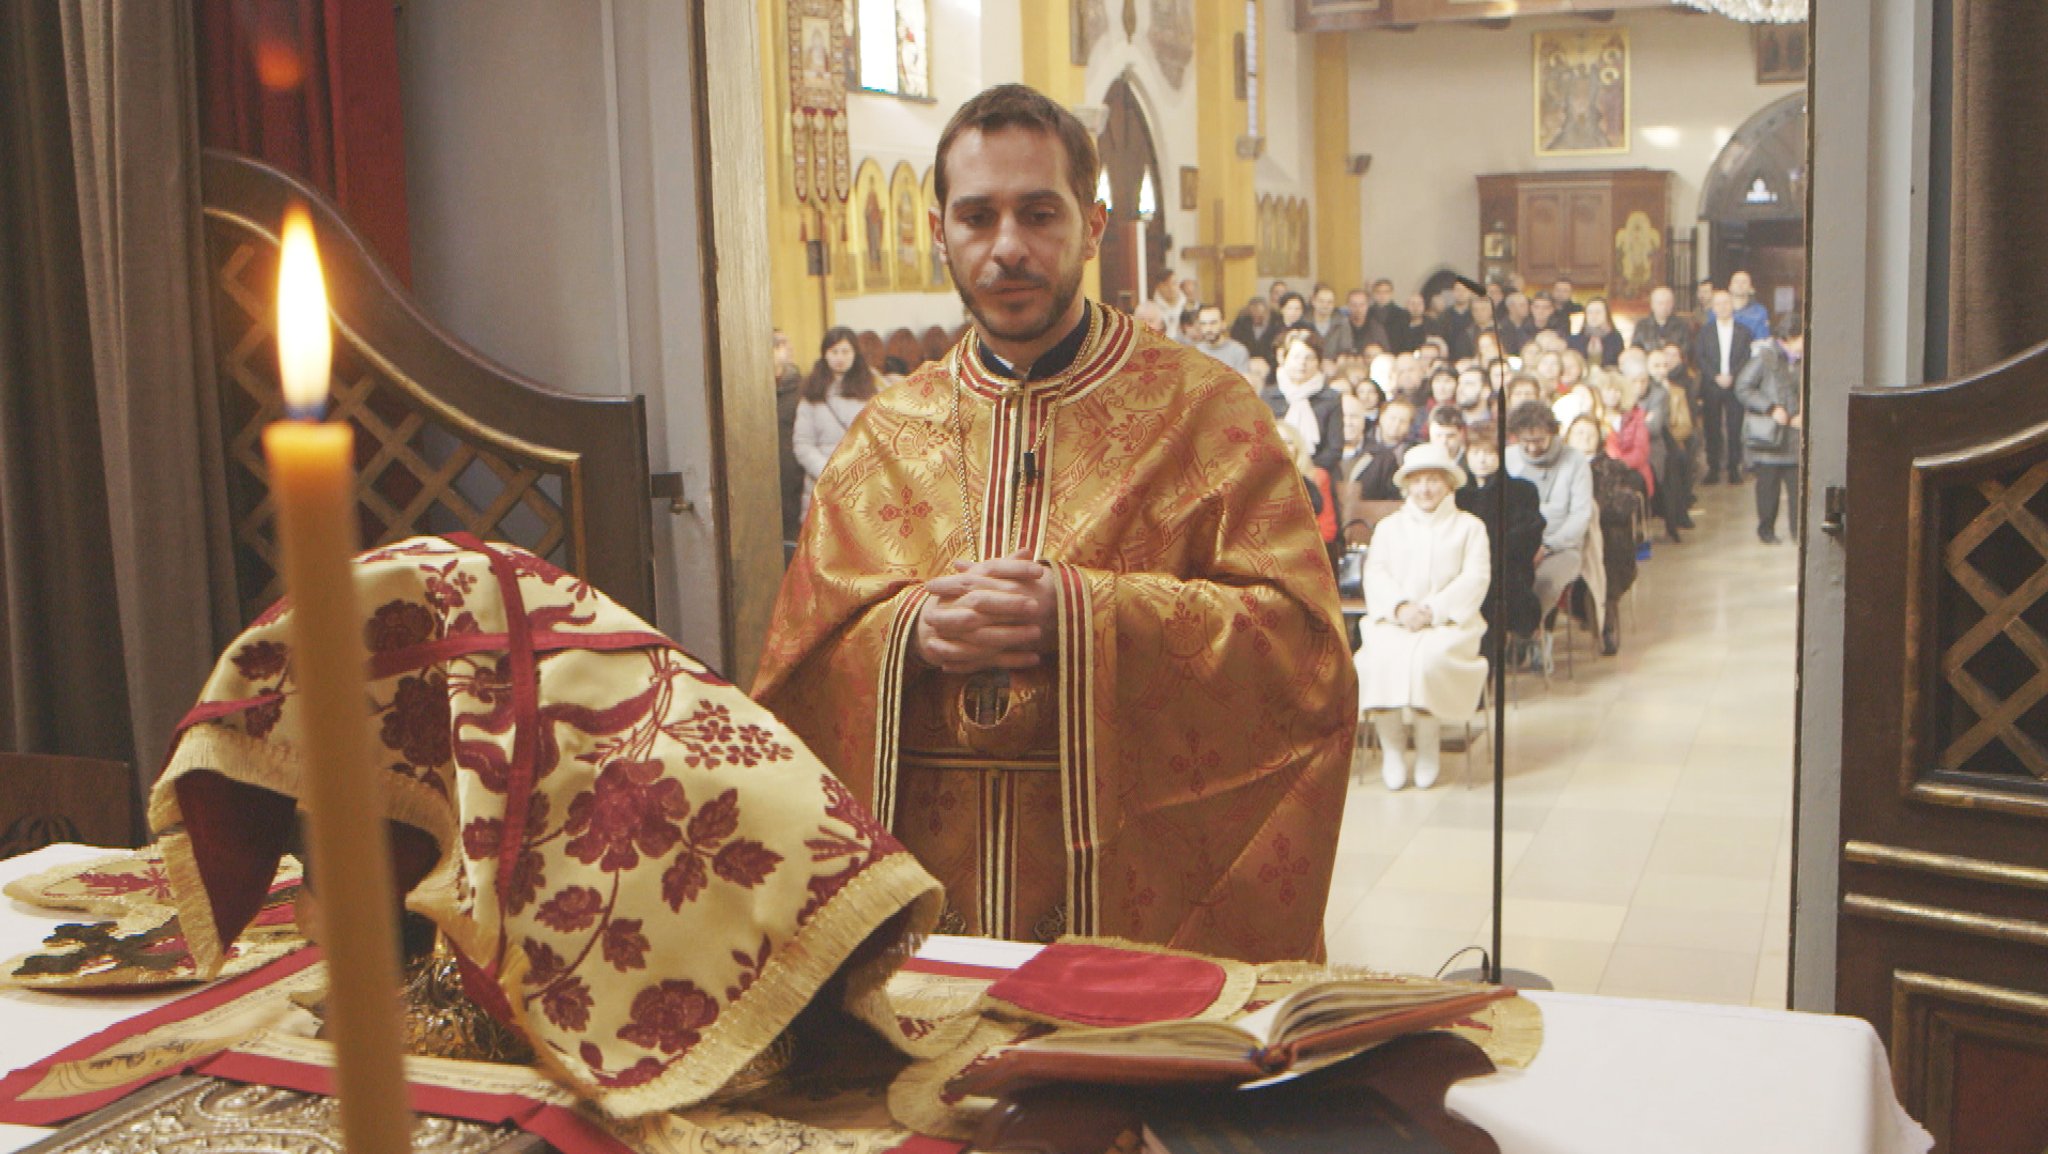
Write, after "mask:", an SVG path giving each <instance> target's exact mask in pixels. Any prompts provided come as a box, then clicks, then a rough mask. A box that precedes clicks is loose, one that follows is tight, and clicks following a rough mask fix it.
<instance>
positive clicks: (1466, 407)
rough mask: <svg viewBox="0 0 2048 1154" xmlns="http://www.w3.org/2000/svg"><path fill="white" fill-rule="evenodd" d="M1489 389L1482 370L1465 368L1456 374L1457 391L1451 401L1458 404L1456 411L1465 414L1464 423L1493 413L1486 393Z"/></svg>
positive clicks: (1491, 399) (1489, 398)
mask: <svg viewBox="0 0 2048 1154" xmlns="http://www.w3.org/2000/svg"><path fill="white" fill-rule="evenodd" d="M1496 363H1498V362H1496ZM1502 367H1503V368H1505V366H1502ZM1489 391H1490V390H1488V389H1487V387H1486V373H1485V372H1484V371H1483V370H1480V369H1466V370H1465V371H1464V372H1462V373H1459V374H1458V391H1457V393H1456V395H1455V396H1454V398H1453V401H1454V403H1455V404H1456V405H1457V406H1458V411H1459V412H1462V413H1464V414H1465V423H1466V424H1468V425H1469V424H1471V423H1472V422H1473V421H1480V420H1485V419H1486V418H1488V417H1491V416H1492V415H1493V403H1492V402H1493V398H1492V397H1490V396H1489V395H1488V393H1489Z"/></svg>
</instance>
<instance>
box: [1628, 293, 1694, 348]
mask: <svg viewBox="0 0 2048 1154" xmlns="http://www.w3.org/2000/svg"><path fill="white" fill-rule="evenodd" d="M1677 309H1678V297H1677V295H1676V294H1674V293H1673V292H1672V291H1671V289H1670V287H1669V286H1667V285H1658V286H1657V287H1656V288H1654V289H1651V290H1650V315H1649V316H1646V317H1644V318H1643V319H1641V320H1639V321H1637V322H1636V327H1635V329H1634V331H1632V332H1630V333H1629V335H1628V343H1629V347H1630V348H1637V349H1641V350H1643V351H1644V352H1646V353H1654V352H1656V351H1657V350H1658V349H1664V348H1675V349H1677V350H1679V353H1680V354H1681V355H1685V354H1686V353H1687V351H1688V350H1689V349H1690V347H1691V345H1692V326H1691V325H1690V324H1688V323H1686V319H1685V318H1684V317H1682V316H1679V315H1678V312H1677Z"/></svg>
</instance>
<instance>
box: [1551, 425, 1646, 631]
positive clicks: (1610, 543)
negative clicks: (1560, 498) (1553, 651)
mask: <svg viewBox="0 0 2048 1154" xmlns="http://www.w3.org/2000/svg"><path fill="white" fill-rule="evenodd" d="M1612 440H1613V434H1611V433H1609V434H1607V435H1606V436H1604V437H1603V436H1602V435H1601V432H1600V425H1599V422H1597V421H1595V420H1594V419H1593V418H1592V417H1590V416H1588V417H1580V418H1579V419H1578V420H1576V421H1573V422H1572V425H1571V428H1569V429H1567V430H1565V443H1566V444H1568V445H1570V446H1571V447H1572V448H1574V449H1577V450H1578V451H1579V453H1580V454H1581V455H1582V456H1584V457H1585V458H1586V463H1587V465H1588V467H1590V468H1591V469H1592V472H1593V504H1594V506H1595V507H1596V508H1597V509H1598V511H1599V522H1600V534H1599V540H1600V554H1601V556H1600V564H1599V565H1598V566H1597V568H1598V570H1599V574H1600V577H1601V578H1602V580H1601V581H1600V582H1599V583H1598V584H1600V585H1602V586H1604V588H1602V589H1600V590H1598V593H1599V595H1600V605H1601V610H1600V612H1599V613H1597V614H1590V615H1588V616H1589V618H1590V619H1592V620H1596V621H1598V622H1599V623H1600V653H1601V654H1602V656H1606V657H1612V656H1614V654H1615V653H1616V652H1617V651H1618V650H1619V649H1620V648H1621V618H1620V617H1619V616H1618V614H1617V612H1616V611H1617V610H1618V609H1619V608H1620V605H1621V597H1622V594H1624V593H1627V592H1628V591H1629V589H1630V588H1632V587H1633V586H1634V585H1635V583H1636V546H1637V544H1638V543H1640V542H1641V540H1642V534H1641V533H1640V532H1638V530H1637V526H1639V525H1641V524H1642V519H1643V516H1644V509H1645V508H1647V505H1648V501H1649V491H1648V490H1647V489H1646V488H1645V487H1644V485H1643V476H1642V474H1641V473H1639V472H1637V471H1636V470H1635V469H1634V468H1632V467H1630V466H1629V465H1627V464H1626V463H1624V462H1622V461H1620V460H1618V459H1617V458H1615V457H1613V456H1611V455H1609V454H1608V452H1607V443H1608V442H1611V441H1612ZM1588 564H1589V567H1591V559H1590V558H1589V559H1588ZM1594 585H1595V582H1592V581H1588V582H1587V583H1586V587H1587V590H1588V591H1589V592H1592V591H1594V590H1593V587H1594Z"/></svg>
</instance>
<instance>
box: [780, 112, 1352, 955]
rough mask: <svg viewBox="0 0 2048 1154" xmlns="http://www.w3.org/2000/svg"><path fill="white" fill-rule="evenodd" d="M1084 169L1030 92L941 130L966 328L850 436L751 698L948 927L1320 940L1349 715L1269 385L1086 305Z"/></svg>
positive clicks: (1090, 188) (1084, 158)
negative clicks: (831, 779) (890, 834)
mask: <svg viewBox="0 0 2048 1154" xmlns="http://www.w3.org/2000/svg"><path fill="white" fill-rule="evenodd" d="M1097 171H1098V167H1097V159H1096V153H1095V145H1094V141H1093V138H1092V137H1091V136H1090V135H1089V133H1088V130H1087V128H1086V127H1084V126H1083V125H1082V124H1081V122H1080V121H1079V120H1078V119H1076V118H1075V117H1074V114H1073V113H1071V112H1069V111H1067V109H1065V108H1064V107H1062V106H1061V105H1059V104H1057V103H1055V102H1054V101H1052V100H1050V99H1047V98H1046V97H1045V96H1043V95H1041V94H1039V93H1038V92H1035V91H1033V90H1032V89H1030V88H1027V87H1025V86H1023V85H1020V84H1005V85H999V86H997V87H995V88H991V89H989V90H987V91H986V92H983V93H981V94H980V95H978V96H975V97H973V98H971V99H969V100H968V101H967V102H966V103H964V104H962V105H961V107H960V109H959V111H957V112H956V113H954V115H953V118H952V119H951V120H950V121H949V122H948V123H947V125H946V127H945V129H944V130H943V131H942V132H941V134H940V136H939V143H938V148H937V155H936V157H935V158H934V161H933V172H934V175H933V183H934V189H933V191H934V193H935V197H936V200H937V206H936V207H935V208H934V209H933V212H932V214H931V218H930V224H931V227H932V228H933V232H934V238H933V239H934V240H935V241H936V242H937V243H938V244H939V245H940V246H941V247H942V250H943V251H944V253H945V255H946V259H947V263H948V267H949V268H950V269H951V271H952V276H953V284H954V286H955V291H957V292H958V293H959V294H960V297H961V300H962V302H963V303H964V304H965V306H966V309H967V311H968V313H969V314H970V316H971V317H972V318H973V323H972V325H971V326H970V331H968V332H967V333H966V334H964V335H963V336H962V338H961V340H960V343H959V344H957V345H956V346H954V348H953V350H952V352H950V353H949V354H947V356H946V357H944V358H943V359H941V360H938V361H934V362H929V363H927V364H925V365H923V366H922V367H920V368H919V369H918V371H917V372H915V373H913V374H912V375H911V378H910V380H909V381H908V382H906V383H905V384H904V385H903V386H902V387H901V388H898V389H893V390H891V391H890V392H888V393H885V394H883V396H882V397H881V398H879V399H878V400H877V401H876V403H875V404H874V405H871V406H869V408H868V411H867V412H866V413H865V414H864V415H863V416H862V418H861V420H860V422H859V423H858V424H857V425H856V426H855V427H854V430H853V432H852V434H851V435H850V436H849V437H848V439H847V444H846V447H845V449H844V450H842V452H843V454H844V455H845V458H846V460H847V461H848V462H849V464H848V467H846V468H843V469H834V470H832V471H831V472H830V473H828V474H827V477H826V481H825V483H824V484H823V485H822V486H821V488H820V490H819V498H818V499H819V508H820V510H821V513H820V515H819V516H817V517H813V518H812V519H811V522H810V524H809V525H808V526H807V527H806V531H805V533H804V536H803V539H802V540H801V541H799V542H798V545H797V551H796V556H795V558H794V559H793V560H792V561H791V563H790V568H789V571H788V574H787V575H786V576H785V577H784V579H783V583H782V592H781V595H780V598H779V599H778V601H777V603H776V607H775V614H774V620H773V622H772V624H771V626H770V629H769V636H768V641H767V645H766V650H765V653H764V655H763V657H762V662H761V672H760V675H759V677H758V679H757V681H756V682H755V695H756V697H757V698H758V699H759V700H760V701H761V702H762V703H763V704H764V705H766V706H768V707H769V708H770V709H773V710H774V711H775V712H776V715H777V716H779V717H781V718H782V719H783V720H784V721H785V722H786V723H787V724H788V725H789V727H790V728H791V729H792V730H794V731H795V732H796V733H797V734H799V735H800V736H802V737H803V738H804V740H805V741H807V742H809V743H810V745H811V747H812V749H814V750H816V751H817V753H818V754H819V756H820V757H821V758H823V760H824V761H825V763H826V764H827V765H829V766H831V767H832V769H833V771H834V772H836V773H837V774H838V775H839V776H840V778H841V780H843V781H845V782H846V783H847V786H848V787H849V788H850V789H851V790H852V791H853V793H854V795H855V796H857V797H860V798H862V799H864V800H868V801H869V802H870V808H871V809H872V810H873V811H874V814H875V817H876V818H877V819H878V820H879V821H881V822H883V823H884V824H885V825H887V826H888V827H889V828H891V829H892V830H894V831H895V833H896V836H898V837H899V838H901V839H902V840H903V842H904V844H905V845H907V846H908V847H909V848H910V850H911V851H912V852H913V853H915V854H917V856H918V860H919V861H921V862H923V863H924V865H925V868H927V869H929V870H931V871H932V872H933V874H935V875H936V876H937V877H938V878H939V880H940V881H941V882H943V883H944V884H945V887H946V895H947V902H948V911H947V914H946V916H945V919H944V921H943V923H942V924H943V925H944V926H945V927H946V929H947V930H948V931H949V932H954V933H963V934H978V935H984V936H991V937H999V938H1010V939H1018V940H1031V941H1050V940H1052V939H1054V938H1057V937H1059V936H1061V935H1063V934H1082V935H1091V936H1113V937H1121V938H1128V939H1131V940H1133V941H1138V942H1147V943H1153V944H1160V945H1167V946H1171V947H1173V948H1176V949H1183V950H1190V951H1196V952H1201V953H1208V954H1218V955H1224V956H1228V957H1233V958H1238V959H1242V960H1246V961H1265V960H1275V959H1305V958H1317V957H1319V956H1320V955H1321V954H1322V952H1323V945H1322V924H1323V906H1324V903H1325V901H1326V899H1327V895H1328V888H1329V881H1330V872H1331V868H1332V865H1333V861H1334V854H1335V850H1336V841H1337V827H1338V821H1339V819H1340V816H1341V812H1342V810H1343V808H1344V791H1345V785H1346V775H1347V770H1348V768H1349V766H1350V761H1351V749H1352V739H1353V737H1354V735H1355V733H1356V729H1357V723H1358V720H1357V710H1356V705H1357V693H1358V688H1357V681H1356V679H1355V676H1354V674H1353V672H1352V667H1351V664H1350V663H1349V662H1348V661H1346V660H1345V659H1344V658H1345V656H1346V654H1345V648H1346V646H1345V641H1344V637H1345V634H1344V628H1343V625H1342V622H1341V617H1340V614H1339V610H1338V603H1337V587H1336V581H1335V579H1334V577H1333V576H1332V574H1331V572H1330V565H1329V562H1328V559H1327V555H1326V554H1325V552H1324V550H1323V545H1322V540H1321V538H1320V536H1319V535H1318V533H1317V531H1316V521H1315V515H1314V513H1313V512H1312V511H1311V510H1310V508H1309V502H1308V496H1307V494H1306V492H1305V490H1304V488H1303V485H1302V481H1301V477H1300V475H1299V474H1297V473H1296V471H1295V469H1294V466H1293V463H1292V462H1291V461H1290V460H1289V459H1288V456H1287V453H1286V452H1285V450H1284V449H1283V448H1282V447H1281V443H1280V438H1279V435H1278V434H1277V433H1275V432H1274V431H1273V428H1274V422H1273V417H1272V414H1271V412H1269V411H1268V410H1267V408H1266V405H1265V404H1264V402H1262V401H1260V400H1259V397H1258V394H1257V393H1255V392H1253V391H1252V390H1251V389H1248V388H1246V387H1245V385H1244V383H1243V380H1242V378H1240V377H1239V376H1238V375H1237V374H1236V373H1233V372H1231V371H1230V370H1229V369H1228V368H1225V367H1224V366H1223V365H1220V364H1218V363H1217V362H1216V361H1215V360H1213V359H1211V358H1209V357H1206V356H1204V355H1202V354H1201V353H1198V352H1196V351H1195V350H1193V349H1190V348H1187V347H1185V346H1183V345H1176V344H1174V343H1172V342H1170V341H1167V340H1164V339H1163V338H1160V337H1157V336H1155V335H1153V334H1151V333H1148V332H1145V331H1142V330H1139V329H1138V328H1137V327H1136V326H1135V325H1134V324H1133V323H1131V322H1130V321H1129V320H1128V319H1127V318H1125V317H1124V315H1123V314H1122V313H1120V312H1118V311H1117V310H1115V309H1113V308H1106V307H1103V306H1101V305H1099V304H1097V303H1095V302H1092V301H1090V300H1088V299H1087V298H1086V297H1085V296H1083V295H1082V294H1081V292H1080V286H1081V280H1082V273H1083V271H1084V268H1085V266H1086V264H1087V262H1088V261H1089V260H1091V259H1093V257H1094V256H1095V254H1096V251H1097V248H1098V246H1099V244H1100V242H1101V238H1102V232H1103V229H1104V227H1105V226H1106V224H1107V216H1106V210H1105V209H1104V207H1103V206H1102V205H1101V204H1100V203H1099V202H1097V201H1096V199H1095V185H1096V173H1097ZM1329 403H1330V405H1331V411H1332V412H1333V413H1336V414H1337V419H1336V421H1334V422H1333V423H1332V424H1331V425H1330V426H1329V434H1328V436H1329V442H1330V445H1331V446H1332V448H1333V449H1336V450H1338V451H1341V449H1342V445H1343V429H1342V414H1341V410H1339V409H1338V407H1337V406H1338V402H1337V399H1336V398H1335V397H1334V396H1333V397H1331V398H1330V402H1329ZM855 463H857V466H856V464H855ZM1276 861H1285V862H1287V863H1288V864H1287V865H1286V867H1285V868H1284V869H1283V868H1276V867H1275V866H1274V864H1273V863H1274V862H1276Z"/></svg>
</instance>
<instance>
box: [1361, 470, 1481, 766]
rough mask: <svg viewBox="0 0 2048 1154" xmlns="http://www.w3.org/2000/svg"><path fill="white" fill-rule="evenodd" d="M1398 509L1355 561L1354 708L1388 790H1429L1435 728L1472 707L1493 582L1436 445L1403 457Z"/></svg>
mask: <svg viewBox="0 0 2048 1154" xmlns="http://www.w3.org/2000/svg"><path fill="white" fill-rule="evenodd" d="M1395 480H1396V483H1398V484H1399V485H1400V486H1401V492H1402V496H1403V498H1404V499H1405V503H1404V504H1403V505H1402V506H1401V509H1400V511H1399V512H1397V513H1395V514H1394V515H1393V516H1391V517H1388V518H1387V519H1385V520H1383V521H1381V522H1380V523H1379V526H1378V527H1377V528H1375V529H1374V530H1373V534H1372V548H1371V549H1370V550H1368V551H1367V552H1366V555H1365V627H1364V629H1363V631H1362V643H1361V644H1360V646H1359V649H1358V657H1357V664H1358V707H1359V710H1360V712H1361V713H1362V714H1363V715H1364V716H1365V717H1367V718H1369V719H1370V720H1371V722H1372V726H1373V729H1374V730H1375V731H1376V732H1377V733H1378V734H1379V740H1380V777H1381V779H1382V780H1383V781H1385V782H1386V786H1387V788H1388V789H1404V788H1406V787H1407V785H1408V782H1409V775H1408V758H1407V754H1406V750H1407V747H1408V735H1409V730H1410V729H1411V728H1412V729H1413V730H1414V735H1415V776H1414V781H1415V785H1416V787H1417V788H1419V789H1428V788H1429V787H1430V786H1432V785H1435V784H1436V779H1437V770H1438V768H1439V762H1438V757H1439V754H1440V752H1441V737H1442V723H1444V722H1446V721H1449V722H1453V723H1456V722H1462V721H1464V720H1466V719H1468V718H1470V717H1471V716H1472V714H1473V712H1474V711H1475V710H1477V709H1478V708H1479V690H1480V687H1481V686H1482V685H1484V684H1485V682H1486V661H1485V660H1484V659H1483V658H1481V657H1480V656H1479V642H1480V639H1481V638H1482V637H1483V636H1484V635H1485V633H1486V620H1485V618H1484V617H1483V616H1482V615H1481V614H1482V611H1483V609H1484V607H1485V602H1486V590H1487V586H1488V584H1489V583H1490V582H1491V580H1492V577H1493V565H1492V562H1491V561H1490V560H1489V559H1488V555H1487V546H1486V527H1485V526H1484V525H1481V524H1480V523H1479V519H1478V518H1477V517H1474V516H1472V515H1471V514H1469V513H1465V512H1462V511H1460V510H1459V508H1458V503H1457V502H1456V501H1455V500H1453V499H1452V497H1451V494H1453V493H1454V492H1456V491H1457V490H1458V488H1459V487H1460V486H1462V485H1463V484H1464V483H1465V471H1464V470H1463V469H1461V468H1459V467H1458V463H1457V462H1456V461H1453V460H1451V458H1450V457H1449V456H1448V455H1447V454H1445V453H1444V451H1443V450H1442V449H1441V448H1439V447H1437V446H1436V445H1417V446H1415V447H1414V448H1413V449H1410V450H1409V451H1408V457H1407V459H1406V460H1404V461H1402V462H1401V470H1400V472H1398V473H1396V474H1395Z"/></svg>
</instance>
